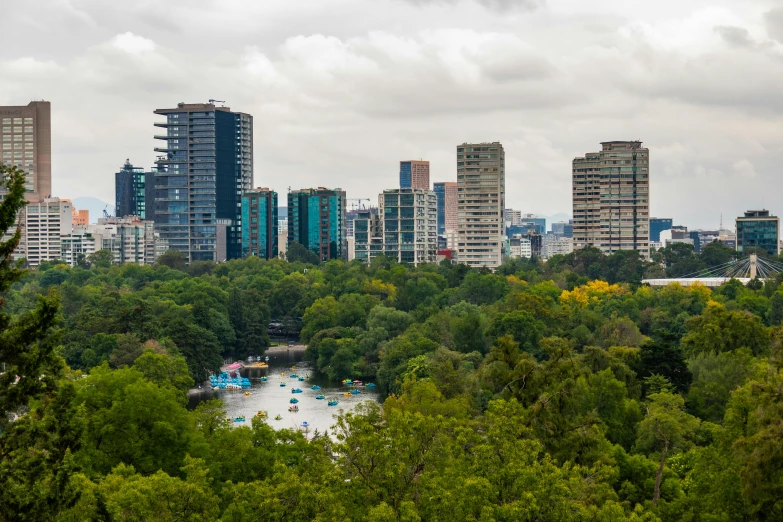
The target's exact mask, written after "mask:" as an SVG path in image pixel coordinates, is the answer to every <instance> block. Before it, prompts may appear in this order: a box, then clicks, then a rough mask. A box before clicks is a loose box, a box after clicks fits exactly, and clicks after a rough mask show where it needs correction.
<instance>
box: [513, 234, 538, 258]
mask: <svg viewBox="0 0 783 522" xmlns="http://www.w3.org/2000/svg"><path fill="white" fill-rule="evenodd" d="M532 255H533V250H532V248H531V244H530V239H528V238H526V237H522V236H513V237H510V238H509V239H508V256H509V257H511V258H515V257H516V258H524V259H530V257H531V256H532Z"/></svg>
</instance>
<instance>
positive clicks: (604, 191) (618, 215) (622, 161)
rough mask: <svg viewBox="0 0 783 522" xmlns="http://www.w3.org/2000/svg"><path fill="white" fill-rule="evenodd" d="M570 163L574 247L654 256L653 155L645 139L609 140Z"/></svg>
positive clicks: (608, 252) (607, 252) (609, 252)
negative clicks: (598, 150)
mask: <svg viewBox="0 0 783 522" xmlns="http://www.w3.org/2000/svg"><path fill="white" fill-rule="evenodd" d="M601 146H602V150H601V151H600V152H597V153H588V154H586V155H585V156H584V157H581V158H575V159H574V161H573V164H572V176H573V184H572V194H573V211H574V248H577V249H578V248H583V247H585V246H587V245H593V246H595V247H597V248H600V249H601V251H603V252H604V253H606V254H611V253H612V252H616V251H618V250H637V251H638V252H639V253H640V254H641V255H642V256H643V257H649V255H650V232H649V224H650V222H649V220H650V173H649V165H650V153H649V150H648V149H646V148H643V147H642V142H641V141H608V142H603V143H601Z"/></svg>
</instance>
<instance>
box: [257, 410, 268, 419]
mask: <svg viewBox="0 0 783 522" xmlns="http://www.w3.org/2000/svg"><path fill="white" fill-rule="evenodd" d="M256 417H262V418H263V417H266V413H264V412H263V411H260V410H259V411H258V413H256Z"/></svg>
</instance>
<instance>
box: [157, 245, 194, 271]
mask: <svg viewBox="0 0 783 522" xmlns="http://www.w3.org/2000/svg"><path fill="white" fill-rule="evenodd" d="M155 264H156V265H160V266H167V267H169V268H171V269H172V270H185V265H186V264H187V257H185V254H183V253H182V252H180V251H179V250H167V251H165V252H163V253H162V254H161V255H159V256H158V258H157V259H156V260H155Z"/></svg>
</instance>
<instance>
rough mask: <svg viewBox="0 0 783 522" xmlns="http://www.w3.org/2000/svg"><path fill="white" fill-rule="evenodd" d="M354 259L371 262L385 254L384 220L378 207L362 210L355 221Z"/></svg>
mask: <svg viewBox="0 0 783 522" xmlns="http://www.w3.org/2000/svg"><path fill="white" fill-rule="evenodd" d="M353 241H354V246H353V250H354V259H358V260H359V261H361V262H363V263H370V262H371V261H372V260H373V259H375V258H376V257H378V256H382V255H383V222H382V220H381V217H380V215H379V214H378V212H377V209H367V210H360V211H359V213H358V214H357V216H356V219H354V222H353Z"/></svg>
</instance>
